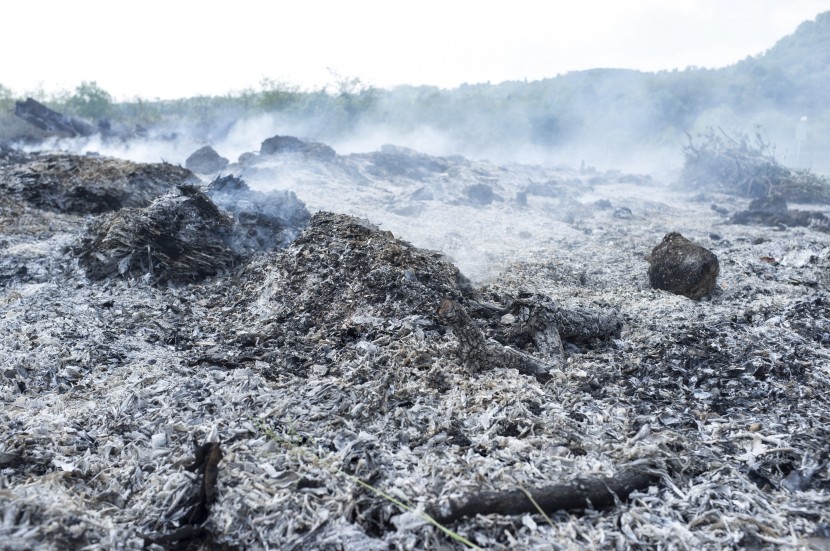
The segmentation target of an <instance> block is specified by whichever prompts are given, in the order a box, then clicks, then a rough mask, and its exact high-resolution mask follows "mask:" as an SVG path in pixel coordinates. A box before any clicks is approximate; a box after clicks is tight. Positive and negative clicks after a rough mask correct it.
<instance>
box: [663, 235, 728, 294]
mask: <svg viewBox="0 0 830 551" xmlns="http://www.w3.org/2000/svg"><path fill="white" fill-rule="evenodd" d="M649 262H650V264H651V265H650V266H649V269H648V278H649V282H650V283H651V286H652V287H653V288H655V289H662V290H664V291H669V292H670V293H674V294H676V295H683V296H686V297H689V298H691V299H694V300H698V299H700V298H702V297H704V296H706V295H708V294H710V293H711V292H712V291H714V290H715V283H716V281H717V278H718V272H719V271H720V266H719V264H718V258H717V257H716V256H715V255H714V254H713V253H712V252H711V251H709V250H708V249H704V248H703V247H701V246H700V245H696V244H695V243H692V242H691V241H689V240H688V239H686V238H685V237H683V236H682V235H680V234H679V233H676V232H672V233H670V234H668V235H666V236H665V237H664V238H663V241H662V243H660V244H659V245H657V246H656V247H655V248H654V250H652V251H651V257H650V259H649Z"/></svg>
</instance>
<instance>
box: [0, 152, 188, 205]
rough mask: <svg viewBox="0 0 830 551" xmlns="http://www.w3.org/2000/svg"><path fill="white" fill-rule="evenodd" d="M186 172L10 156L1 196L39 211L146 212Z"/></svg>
mask: <svg viewBox="0 0 830 551" xmlns="http://www.w3.org/2000/svg"><path fill="white" fill-rule="evenodd" d="M195 182H196V177H195V176H194V175H193V173H191V172H190V171H189V170H187V169H184V168H182V167H180V166H176V165H172V164H168V163H152V164H147V163H133V162H131V161H123V160H120V159H112V158H108V157H97V156H79V155H71V154H68V153H30V154H25V155H22V156H21V155H15V156H14V157H13V158H11V159H10V160H9V163H8V164H6V165H5V166H0V193H4V194H6V195H9V196H11V197H13V198H15V199H17V200H19V201H23V202H25V203H28V204H29V205H31V206H33V207H36V208H38V209H41V210H47V211H52V212H61V213H71V214H101V213H104V212H110V211H116V210H118V209H122V208H127V207H134V208H138V207H146V206H148V205H149V204H150V202H151V201H152V200H153V199H155V198H156V197H159V196H160V195H162V194H164V193H166V192H167V191H170V190H172V189H175V188H176V186H178V185H182V184H189V183H195Z"/></svg>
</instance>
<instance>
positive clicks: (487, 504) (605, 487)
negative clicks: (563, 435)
mask: <svg viewBox="0 0 830 551" xmlns="http://www.w3.org/2000/svg"><path fill="white" fill-rule="evenodd" d="M659 479H660V474H659V473H658V472H657V471H656V470H655V469H654V468H653V466H651V465H641V466H635V467H628V468H625V469H621V470H620V471H619V472H618V473H617V474H616V475H614V476H611V477H596V478H593V477H592V478H577V479H575V480H573V481H572V482H568V483H565V484H555V485H553V486H543V487H541V488H533V489H530V490H527V493H526V492H525V491H524V490H511V491H507V492H478V493H474V494H471V495H469V496H466V497H463V498H461V499H458V500H451V501H450V502H449V503H448V504H444V505H438V506H432V507H428V508H427V510H426V512H427V514H428V515H430V516H431V517H432V518H434V519H435V520H436V521H438V522H439V523H441V524H448V523H451V522H454V521H456V520H459V519H461V518H464V517H474V516H475V515H489V514H493V513H495V514H499V515H521V514H525V513H537V512H539V509H541V510H542V511H544V512H545V513H553V512H555V511H585V510H588V509H604V508H607V507H612V506H614V505H615V504H616V503H617V502H618V501H625V500H627V499H628V497H629V496H630V495H631V493H632V492H634V491H637V490H645V489H647V488H648V487H649V486H651V485H652V484H655V483H657V482H658V481H659ZM531 497H532V498H533V499H532V500H531V499H530V498H531ZM534 502H535V503H534ZM537 505H538V508H537Z"/></svg>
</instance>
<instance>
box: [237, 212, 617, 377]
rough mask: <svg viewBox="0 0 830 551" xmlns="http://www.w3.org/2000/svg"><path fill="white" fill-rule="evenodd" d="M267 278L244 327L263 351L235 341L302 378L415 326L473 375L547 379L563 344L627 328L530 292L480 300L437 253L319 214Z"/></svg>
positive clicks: (247, 353) (605, 314) (246, 338)
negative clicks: (449, 346)
mask: <svg viewBox="0 0 830 551" xmlns="http://www.w3.org/2000/svg"><path fill="white" fill-rule="evenodd" d="M268 273H269V274H271V275H270V276H269V277H267V278H265V281H264V282H263V284H262V286H261V287H260V288H259V289H258V290H257V292H256V295H257V296H258V297H259V299H258V300H259V302H260V303H261V304H262V308H263V313H262V315H263V316H264V318H265V319H266V320H267V323H266V324H265V325H264V326H263V324H262V322H258V321H256V320H250V321H249V322H245V323H244V324H243V325H245V326H247V327H249V328H256V327H260V329H259V333H258V338H257V339H256V340H257V342H258V344H256V345H253V346H251V340H252V339H251V337H250V335H248V334H245V335H242V336H240V337H238V338H237V339H236V340H237V341H239V340H240V339H241V341H240V342H241V343H247V344H248V347H247V348H245V349H244V351H243V352H241V354H242V355H243V357H246V358H254V359H256V358H259V359H263V360H267V361H268V362H269V363H270V364H272V365H276V366H284V369H287V370H289V371H290V372H291V373H292V374H294V375H299V376H303V377H307V376H308V371H309V370H310V369H311V368H312V367H313V366H315V365H328V364H331V363H332V361H333V358H335V357H337V356H338V354H339V353H340V351H341V350H342V349H344V348H345V347H347V346H348V345H349V344H353V343H354V342H356V341H359V340H369V341H371V340H375V339H378V338H382V337H383V336H384V335H386V336H388V337H389V338H400V337H401V336H402V335H403V334H405V332H406V331H407V330H406V329H405V328H404V327H401V323H402V322H403V321H404V320H412V321H414V323H415V325H416V326H417V327H420V328H422V330H424V331H426V332H432V333H436V334H443V333H444V332H445V331H446V330H447V329H448V328H449V329H452V332H453V335H454V337H455V338H457V339H458V342H459V346H458V348H457V355H458V358H459V360H460V363H461V365H462V366H463V367H464V368H465V369H467V370H468V371H469V372H470V373H471V374H475V373H478V372H481V371H484V370H490V369H500V368H515V369H517V370H518V371H519V372H521V373H524V374H526V375H530V376H534V377H536V378H537V379H539V380H540V381H546V380H548V379H549V378H550V374H549V371H550V370H552V369H554V368H558V367H561V366H562V365H563V363H564V360H565V355H564V351H563V347H562V339H566V340H569V341H574V342H581V343H586V342H592V341H597V340H599V341H601V340H603V339H607V338H608V337H611V336H613V335H616V334H618V333H619V330H620V328H621V327H622V319H621V317H620V316H619V314H618V313H617V312H615V311H604V310H596V311H594V310H588V311H582V310H567V309H562V308H559V307H558V306H557V305H556V303H555V302H554V301H552V300H551V299H549V298H547V297H543V296H538V295H532V294H527V295H522V296H517V297H513V296H508V295H499V296H493V295H488V296H486V297H484V296H480V294H479V293H478V292H477V291H476V290H475V289H474V288H473V287H472V286H471V285H470V283H469V281H468V280H467V279H466V278H465V277H464V276H463V275H462V274H461V273H460V272H459V271H458V269H457V268H456V267H455V266H453V265H452V264H451V263H449V262H447V261H446V260H445V259H444V258H443V256H442V255H441V254H439V253H435V252H431V251H426V250H422V249H418V248H416V247H413V246H412V245H410V244H408V243H406V242H404V241H401V240H399V239H396V238H395V237H394V236H393V235H392V234H391V233H390V232H387V231H382V230H380V229H378V228H377V227H375V226H373V225H371V224H369V223H368V222H365V221H362V220H359V219H357V218H354V217H351V216H346V215H341V214H333V213H327V212H320V213H317V214H315V215H314V216H313V217H312V218H311V221H310V223H309V225H308V227H307V228H306V229H305V230H304V231H303V233H302V234H301V235H300V236H299V237H298V238H297V239H296V240H295V241H294V242H293V243H292V244H291V245H290V246H289V247H288V248H286V249H285V250H284V251H282V252H281V254H279V255H277V256H275V257H274V259H273V263H271V264H270V265H269V266H268ZM447 305H451V306H447ZM379 319H392V320H396V321H395V323H394V324H393V325H395V327H384V326H378V325H377V323H376V322H375V321H373V320H379ZM410 330H411V329H410ZM402 332H403V333H402ZM322 336H325V338H322ZM228 340H229V341H233V340H234V337H233V336H232V335H228ZM321 341H322V342H325V345H321ZM272 376H274V377H276V376H279V372H274V373H273V374H272Z"/></svg>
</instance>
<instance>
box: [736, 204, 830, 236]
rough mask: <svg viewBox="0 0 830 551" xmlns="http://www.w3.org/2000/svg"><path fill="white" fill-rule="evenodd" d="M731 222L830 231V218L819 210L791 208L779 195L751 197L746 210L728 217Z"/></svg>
mask: <svg viewBox="0 0 830 551" xmlns="http://www.w3.org/2000/svg"><path fill="white" fill-rule="evenodd" d="M730 222H731V223H732V224H745V225H756V226H771V227H779V228H794V227H800V226H801V227H810V228H813V229H815V230H817V231H822V232H825V233H827V232H830V218H828V217H827V216H825V215H824V214H822V213H821V212H814V211H806V210H797V209H791V208H789V207H788V205H787V201H786V199H784V198H783V197H781V196H780V195H772V196H768V197H759V198H757V199H753V200H752V202H751V203H749V206H748V207H747V209H746V210H743V211H739V212H736V213H735V214H733V215H732V217H731V218H730Z"/></svg>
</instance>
